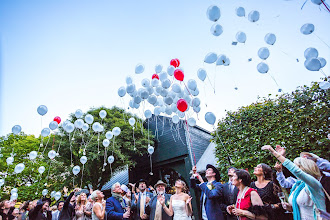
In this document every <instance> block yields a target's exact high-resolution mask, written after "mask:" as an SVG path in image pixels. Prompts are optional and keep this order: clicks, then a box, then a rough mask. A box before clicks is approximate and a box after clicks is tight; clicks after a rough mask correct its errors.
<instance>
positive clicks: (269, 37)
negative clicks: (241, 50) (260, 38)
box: [264, 33, 276, 45]
mask: <svg viewBox="0 0 330 220" xmlns="http://www.w3.org/2000/svg"><path fill="white" fill-rule="evenodd" d="M264 40H265V42H266V43H267V44H269V45H274V44H275V42H276V36H275V34H272V33H268V34H266V36H265V39H264Z"/></svg>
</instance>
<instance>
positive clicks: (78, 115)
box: [74, 109, 84, 118]
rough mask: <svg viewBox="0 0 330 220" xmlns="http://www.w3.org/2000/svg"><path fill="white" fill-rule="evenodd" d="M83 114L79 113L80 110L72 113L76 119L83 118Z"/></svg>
mask: <svg viewBox="0 0 330 220" xmlns="http://www.w3.org/2000/svg"><path fill="white" fill-rule="evenodd" d="M83 114H84V113H83V112H82V111H81V109H78V110H77V111H76V112H75V113H74V115H75V116H76V118H81V117H82V116H83Z"/></svg>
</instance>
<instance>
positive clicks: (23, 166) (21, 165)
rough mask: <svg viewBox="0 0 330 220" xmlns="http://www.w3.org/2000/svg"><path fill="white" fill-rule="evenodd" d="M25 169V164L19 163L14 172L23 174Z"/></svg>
mask: <svg viewBox="0 0 330 220" xmlns="http://www.w3.org/2000/svg"><path fill="white" fill-rule="evenodd" d="M24 168H25V165H24V163H19V164H17V165H16V166H15V169H14V171H15V173H21V172H22V171H23V170H24Z"/></svg>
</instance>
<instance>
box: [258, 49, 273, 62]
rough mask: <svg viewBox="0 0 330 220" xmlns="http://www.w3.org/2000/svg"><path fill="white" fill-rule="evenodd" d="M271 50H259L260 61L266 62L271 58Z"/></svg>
mask: <svg viewBox="0 0 330 220" xmlns="http://www.w3.org/2000/svg"><path fill="white" fill-rule="evenodd" d="M269 54H270V53H269V50H268V48H267V47H262V48H260V49H259V50H258V56H259V57H260V59H263V60H266V59H267V58H268V57H269Z"/></svg>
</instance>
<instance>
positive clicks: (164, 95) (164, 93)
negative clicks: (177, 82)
mask: <svg viewBox="0 0 330 220" xmlns="http://www.w3.org/2000/svg"><path fill="white" fill-rule="evenodd" d="M159 94H160V95H161V96H163V97H166V96H167V95H168V90H167V89H162V90H161V91H160V93H159Z"/></svg>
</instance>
